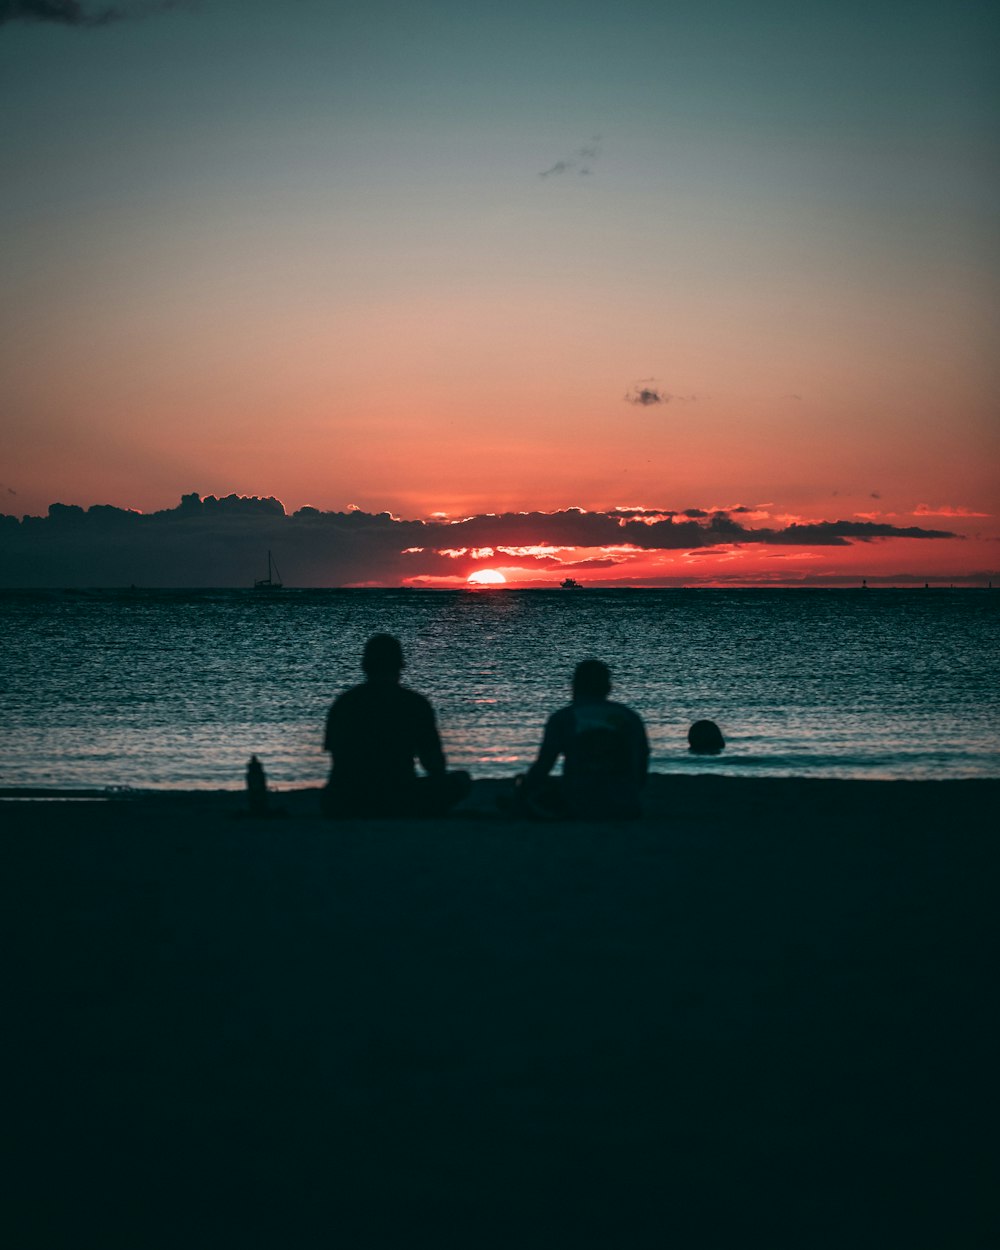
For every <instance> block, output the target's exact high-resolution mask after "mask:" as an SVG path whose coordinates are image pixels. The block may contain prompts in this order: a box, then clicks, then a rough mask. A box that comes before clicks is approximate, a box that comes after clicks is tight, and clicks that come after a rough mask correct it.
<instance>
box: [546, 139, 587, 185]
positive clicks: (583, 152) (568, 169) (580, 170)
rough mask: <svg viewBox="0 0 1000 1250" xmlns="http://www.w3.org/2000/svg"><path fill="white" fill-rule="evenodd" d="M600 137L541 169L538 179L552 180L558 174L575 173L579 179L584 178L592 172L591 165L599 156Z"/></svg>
mask: <svg viewBox="0 0 1000 1250" xmlns="http://www.w3.org/2000/svg"><path fill="white" fill-rule="evenodd" d="M600 142H601V136H600V135H594V137H593V138H592V139H590V140H589V141H588V142H587V143H584V144H582V145H581V146H580V147H578V148H577V149H576V150H575V151H574V152H572V153H571V154H570V155H569V156H564V157H562V159H560V160H558V161H556V162H555V163H554V164H552V165H550V166H549V168H548V169H543V170H542V171H541V172H540V173H539V175H538V176H539V178H554V177H556V176H557V175H558V174H570V173H576V174H577V175H578V176H579V177H581V178H586V177H588V176H589V175H590V174H592V173H593V172H594V171H593V170H592V169H591V165H592V164H593V163H594V161H596V160H597V158H598V157H599V156H600V154H601V149H600V146H599V145H600Z"/></svg>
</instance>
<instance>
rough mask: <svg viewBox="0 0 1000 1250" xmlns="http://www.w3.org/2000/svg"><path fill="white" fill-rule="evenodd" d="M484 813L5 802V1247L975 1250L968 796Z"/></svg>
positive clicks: (736, 796)
mask: <svg viewBox="0 0 1000 1250" xmlns="http://www.w3.org/2000/svg"><path fill="white" fill-rule="evenodd" d="M6 793H7V794H8V795H9V794H10V793H11V792H6ZM493 797H494V791H493V790H491V788H490V787H489V786H488V785H487V784H486V783H482V784H481V785H480V786H479V787H477V790H476V792H475V793H474V795H473V798H472V800H471V803H470V810H469V811H468V812H466V813H465V814H460V815H456V816H454V817H452V818H450V819H448V820H441V821H431V822H422V823H421V822H390V821H377V822H369V823H365V822H360V821H350V822H344V823H340V824H331V823H328V822H325V821H322V820H320V819H319V818H318V815H317V814H316V813H317V794H316V792H315V791H300V792H295V793H291V794H287V795H278V796H275V797H274V801H275V803H276V804H280V805H281V806H283V808H284V809H285V810H284V814H282V815H275V816H274V817H273V818H271V819H267V820H254V819H251V818H249V817H247V816H245V815H243V814H242V812H243V808H244V799H243V796H241V795H238V794H208V795H196V794H186V795H170V794H160V795H145V796H139V797H131V798H123V799H118V800H111V801H89V802H58V803H53V802H35V801H28V800H11V799H10V798H7V799H4V800H3V801H2V802H0V821H2V822H3V833H2V836H0V848H2V854H3V857H4V861H5V862H4V865H3V881H4V893H5V898H4V902H3V918H4V923H5V926H6V927H7V929H8V933H9V936H10V939H11V940H12V943H13V945H12V947H11V949H13V950H14V952H15V957H14V961H13V964H14V966H13V980H12V993H11V995H10V996H9V998H8V1005H9V1008H10V1011H11V1014H10V1021H11V1028H10V1033H11V1034H12V1037H13V1040H14V1043H15V1057H14V1059H13V1061H12V1062H11V1066H10V1068H9V1072H10V1075H11V1077H12V1081H11V1084H12V1087H13V1105H12V1109H11V1110H10V1111H9V1112H8V1115H7V1117H6V1121H7V1132H6V1133H5V1136H6V1137H7V1139H8V1144H9V1147H10V1148H11V1154H10V1160H9V1163H8V1164H7V1166H6V1167H5V1169H4V1178H5V1182H6V1184H7V1187H8V1190H9V1192H8V1197H7V1199H6V1201H5V1207H6V1210H7V1213H8V1214H7V1216H6V1217H5V1220H6V1221H7V1222H8V1223H9V1224H11V1225H12V1229H11V1235H10V1236H8V1237H7V1238H6V1239H5V1240H6V1242H7V1244H9V1245H12V1246H18V1247H29V1246H44V1247H49V1246H58V1247H62V1246H65V1247H73V1248H74V1250H76V1248H80V1250H82V1248H83V1247H94V1248H95V1250H96V1248H98V1247H102V1248H103V1247H110V1246H130V1247H146V1246H161V1245H163V1246H202V1245H204V1246H230V1245H232V1246H247V1245H254V1246H256V1245H261V1246H275V1247H278V1246H289V1247H304V1246H328V1245H329V1246H345V1247H355V1246H366V1245H378V1246H382V1245H384V1246H399V1247H405V1246H422V1245H444V1244H447V1245H452V1244H454V1245H463V1246H469V1247H476V1246H484V1245H488V1246H493V1245H501V1246H521V1245H529V1246H536V1245H537V1246H579V1245H598V1246H609V1247H610V1246H624V1247H629V1246H647V1245H649V1246H654V1245H655V1246H664V1245H675V1246H681V1247H689V1246H690V1247H703V1246H727V1247H728V1246H739V1245H744V1244H748V1243H759V1244H770V1245H779V1244H780V1245H789V1246H797V1247H803V1248H811V1247H831V1248H832V1247H837V1248H840V1247H847V1246H851V1247H887V1248H888V1247H914V1246H927V1247H949V1248H955V1247H973V1246H984V1247H985V1246H987V1245H992V1244H995V1235H996V1231H997V1230H996V1222H995V1221H996V1206H995V1202H994V1194H993V1192H992V1190H993V1189H994V1187H995V1178H996V1173H995V1161H996V1156H995V1150H994V1149H993V1147H994V1144H995V1139H996V1129H995V1124H994V1123H993V1121H992V1119H990V1118H988V1117H989V1114H990V1113H989V1110H988V1108H989V1102H988V1099H987V1090H988V1088H989V1085H990V1084H992V1074H993V1069H994V1067H995V1055H994V1049H995V1032H994V1030H993V1027H992V1022H991V1021H992V1011H991V1005H992V1003H993V1000H994V999H995V955H994V948H995V941H994V942H991V940H990V939H991V937H992V935H993V933H994V931H995V916H996V899H997V886H998V873H997V863H998V852H997V839H996V834H995V832H994V828H995V825H996V813H997V810H998V802H1000V782H997V781H985V782H969V781H959V782H841V781H829V782H824V781H792V780H787V781H786V780H750V781H745V780H739V779H723V778H707V777H674V778H653V779H652V784H651V789H650V794H649V800H648V803H647V809H648V814H647V815H646V817H645V818H644V819H642V820H641V821H638V822H635V823H632V824H608V823H603V824H601V823H575V824H532V823H525V822H518V821H513V820H509V819H504V818H502V817H499V816H497V815H496V814H495V811H494V810H493ZM988 1078H990V1079H988Z"/></svg>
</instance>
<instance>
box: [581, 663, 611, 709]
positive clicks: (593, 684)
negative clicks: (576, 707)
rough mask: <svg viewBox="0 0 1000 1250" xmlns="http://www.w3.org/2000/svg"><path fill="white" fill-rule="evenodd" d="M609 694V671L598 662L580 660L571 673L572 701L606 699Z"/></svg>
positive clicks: (604, 665)
mask: <svg viewBox="0 0 1000 1250" xmlns="http://www.w3.org/2000/svg"><path fill="white" fill-rule="evenodd" d="M610 693H611V671H610V669H609V668H608V666H607V665H606V664H602V663H601V661H600V660H581V662H580V663H579V664H578V665H577V666H576V670H575V671H574V673H573V698H574V699H606V698H607V697H608V695H609V694H610Z"/></svg>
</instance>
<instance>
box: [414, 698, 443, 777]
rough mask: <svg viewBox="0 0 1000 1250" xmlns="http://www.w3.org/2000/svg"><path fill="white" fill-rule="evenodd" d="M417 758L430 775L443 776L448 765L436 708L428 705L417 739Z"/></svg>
mask: <svg viewBox="0 0 1000 1250" xmlns="http://www.w3.org/2000/svg"><path fill="white" fill-rule="evenodd" d="M417 759H418V760H419V761H420V767H421V768H422V769H423V770H424V772H425V773H426V774H427V775H428V777H441V776H443V775H444V773H445V770H446V768H447V765H446V763H445V758H444V748H443V747H442V746H441V735H440V734H439V733H438V730H437V724H436V722H435V720H434V709H433V708H432V707H431V706H430V704H428V705H427V709H426V714H425V716H422V717H421V725H420V732H419V737H418V739H417Z"/></svg>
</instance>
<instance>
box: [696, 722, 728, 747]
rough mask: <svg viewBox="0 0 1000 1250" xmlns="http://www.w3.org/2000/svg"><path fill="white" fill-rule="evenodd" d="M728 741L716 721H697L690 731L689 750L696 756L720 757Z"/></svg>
mask: <svg viewBox="0 0 1000 1250" xmlns="http://www.w3.org/2000/svg"><path fill="white" fill-rule="evenodd" d="M725 746H726V740H725V738H723V736H722V730H721V729H720V728H719V726H718V725H717V724H716V723H715V721H714V720H696V721H695V723H694V724H693V725H692V726H691V728H690V729H689V730H688V749H689V750H691V751H693V752H694V754H695V755H718V754H719V752H720V751H722V750H724V749H725Z"/></svg>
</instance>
